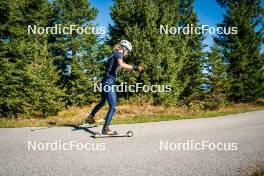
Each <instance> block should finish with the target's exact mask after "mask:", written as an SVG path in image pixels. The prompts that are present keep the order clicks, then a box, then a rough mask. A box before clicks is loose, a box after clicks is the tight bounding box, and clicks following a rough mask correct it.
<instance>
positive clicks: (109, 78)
mask: <svg viewBox="0 0 264 176" xmlns="http://www.w3.org/2000/svg"><path fill="white" fill-rule="evenodd" d="M131 51H132V45H131V43H130V42H129V41H127V40H122V41H121V42H120V43H118V44H116V45H115V46H114V47H113V52H112V55H111V56H110V57H109V59H108V62H107V65H106V69H105V76H104V77H103V79H102V88H103V89H102V95H101V100H100V102H99V103H98V104H97V105H96V106H95V107H94V109H93V110H92V112H91V113H90V114H89V115H88V117H87V119H86V120H85V122H86V123H89V124H94V123H95V120H94V116H95V114H96V113H97V112H98V111H99V110H100V109H101V108H102V107H103V106H104V104H105V102H106V101H107V102H108V104H109V109H108V112H107V115H106V118H105V124H104V126H103V129H102V134H106V135H113V134H116V132H113V131H111V129H110V128H109V125H110V123H111V120H112V117H113V115H114V112H115V107H116V100H117V99H116V91H115V90H114V86H113V85H115V79H116V73H117V70H118V69H119V68H125V69H129V70H136V71H138V72H142V71H144V68H143V67H142V66H136V65H129V64H126V63H125V62H124V61H123V58H124V57H125V56H127V55H128V54H129V53H130V52H131ZM105 86H106V87H107V89H106V88H105V89H104V87H105ZM106 90H107V91H106Z"/></svg>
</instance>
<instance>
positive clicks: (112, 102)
mask: <svg viewBox="0 0 264 176" xmlns="http://www.w3.org/2000/svg"><path fill="white" fill-rule="evenodd" d="M106 98H107V102H108V104H109V109H108V112H107V115H106V118H105V124H104V127H103V130H102V133H103V134H115V132H112V131H111V130H110V128H109V125H110V123H111V120H112V117H113V115H114V113H115V107H116V92H115V90H114V89H113V90H112V91H110V92H107V95H106Z"/></svg>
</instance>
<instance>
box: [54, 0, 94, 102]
mask: <svg viewBox="0 0 264 176" xmlns="http://www.w3.org/2000/svg"><path fill="white" fill-rule="evenodd" d="M96 14H97V10H96V9H94V8H91V7H90V3H89V2H88V1H87V0H80V1H71V0H55V1H53V14H52V21H51V22H50V26H55V25H56V24H57V25H61V27H65V26H66V27H69V26H70V25H76V26H77V27H83V28H85V27H95V25H94V24H92V22H91V21H92V20H94V19H95V17H96ZM49 44H50V45H49V47H50V53H51V55H52V57H54V59H55V61H54V62H55V64H56V66H57V68H58V69H59V70H61V75H60V77H61V79H60V85H62V86H63V87H64V88H66V93H67V99H66V101H67V104H68V105H80V104H84V103H86V102H89V101H92V100H93V99H92V95H93V92H92V84H93V82H92V78H93V77H95V75H97V74H98V68H97V64H96V59H95V58H96V53H97V51H96V49H97V48H96V46H97V45H98V41H97V38H96V35H95V34H85V33H84V34H78V33H77V32H75V33H73V34H72V35H65V34H56V35H51V36H50V38H49Z"/></svg>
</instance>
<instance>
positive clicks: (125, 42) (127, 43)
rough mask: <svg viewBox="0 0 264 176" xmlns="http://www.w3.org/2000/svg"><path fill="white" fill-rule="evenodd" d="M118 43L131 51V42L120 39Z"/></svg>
mask: <svg viewBox="0 0 264 176" xmlns="http://www.w3.org/2000/svg"><path fill="white" fill-rule="evenodd" d="M120 45H121V46H124V47H126V48H127V49H128V51H129V52H131V51H132V45H131V43H130V42H129V41H127V40H121V42H120Z"/></svg>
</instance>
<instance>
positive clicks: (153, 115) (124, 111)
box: [0, 103, 264, 128]
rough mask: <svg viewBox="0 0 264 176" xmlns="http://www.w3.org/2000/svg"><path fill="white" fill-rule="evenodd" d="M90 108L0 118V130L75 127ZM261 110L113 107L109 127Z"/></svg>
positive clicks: (258, 107) (250, 105) (263, 107)
mask: <svg viewBox="0 0 264 176" xmlns="http://www.w3.org/2000/svg"><path fill="white" fill-rule="evenodd" d="M93 107H94V104H93V105H90V106H84V107H71V108H69V109H66V110H64V111H62V112H60V113H59V114H58V115H57V116H50V117H47V118H26V117H18V118H0V128H15V127H41V126H66V125H75V124H78V123H81V122H82V121H84V119H85V118H86V116H87V112H90V111H91V109H92V108H93ZM257 110H264V104H263V103H244V104H234V105H229V106H221V107H219V108H218V109H215V110H210V111H203V110H195V111H191V110H188V109H185V108H180V107H165V106H153V105H150V104H147V103H142V104H131V103H127V104H125V105H120V106H118V107H117V110H116V114H115V117H114V118H113V122H112V123H113V124H127V123H143V122H158V121H169V120H179V119H196V118H208V117H216V116H224V115H229V114H237V113H243V112H249V111H257ZM106 113H107V106H106V107H104V108H102V110H101V111H99V113H98V114H97V116H96V118H97V120H98V119H102V118H103V117H105V114H106Z"/></svg>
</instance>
